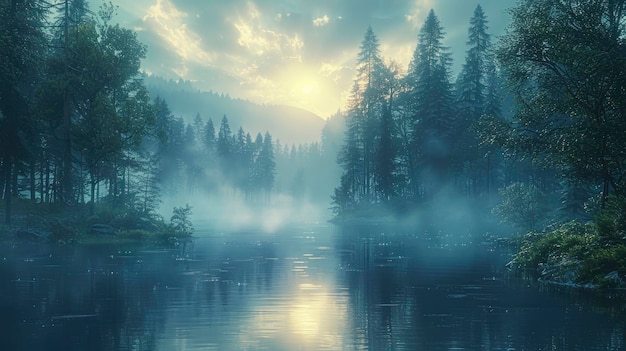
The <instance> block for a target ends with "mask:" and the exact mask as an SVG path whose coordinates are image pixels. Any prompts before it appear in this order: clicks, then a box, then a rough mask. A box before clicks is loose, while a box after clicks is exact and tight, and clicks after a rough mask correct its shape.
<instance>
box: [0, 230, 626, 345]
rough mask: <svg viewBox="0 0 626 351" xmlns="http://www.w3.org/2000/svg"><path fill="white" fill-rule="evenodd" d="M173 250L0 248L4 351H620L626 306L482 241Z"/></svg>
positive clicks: (366, 237)
mask: <svg viewBox="0 0 626 351" xmlns="http://www.w3.org/2000/svg"><path fill="white" fill-rule="evenodd" d="M196 236H197V239H196V240H195V241H194V242H193V243H190V244H188V245H184V246H180V247H177V248H174V249H169V250H163V249H156V250H155V249H147V248H142V247H138V246H129V247H124V248H119V247H111V246H93V247H89V246H61V247H58V246H48V245H34V244H26V243H15V242H13V243H5V244H4V245H3V246H2V247H0V333H1V335H2V341H1V342H2V345H3V346H0V349H2V350H622V349H626V341H625V336H626V335H625V330H626V313H625V312H624V310H625V308H624V305H623V304H622V303H621V302H616V301H612V300H608V301H607V300H602V299H597V298H594V297H592V296H586V295H585V294H582V293H578V294H563V293H558V292H555V291H551V290H550V289H547V288H542V287H540V286H539V287H538V286H529V283H528V282H524V281H521V280H518V279H514V278H509V277H508V273H507V271H506V269H505V268H504V265H505V264H506V262H507V260H508V259H509V256H508V252H507V250H506V248H501V247H497V246H496V245H494V243H492V242H491V241H490V240H488V238H486V237H484V236H482V235H480V234H473V235H470V234H462V233H461V234H460V233H422V232H419V233H418V232H411V231H410V230H408V231H407V230H405V231H395V230H393V229H389V228H383V227H377V226H368V227H361V228H356V227H350V228H340V227H335V226H332V225H327V224H307V225H302V226H292V227H290V228H288V229H284V230H281V231H279V232H276V233H272V234H266V233H261V232H256V231H249V232H236V233H233V232H220V231H215V230H212V229H210V228H208V227H207V229H204V230H198V231H197V232H196Z"/></svg>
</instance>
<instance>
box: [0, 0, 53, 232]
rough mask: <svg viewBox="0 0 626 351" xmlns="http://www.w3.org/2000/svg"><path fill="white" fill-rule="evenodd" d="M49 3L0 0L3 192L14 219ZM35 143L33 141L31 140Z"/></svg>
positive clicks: (0, 188) (8, 213) (0, 184)
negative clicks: (20, 167)
mask: <svg viewBox="0 0 626 351" xmlns="http://www.w3.org/2000/svg"><path fill="white" fill-rule="evenodd" d="M45 8H46V7H45V3H44V2H43V1H39V0H10V1H9V0H7V1H2V2H0V62H2V64H0V164H1V166H2V167H1V168H0V194H2V195H3V197H4V200H5V206H6V211H5V212H6V214H5V221H6V222H7V223H10V222H11V202H12V198H13V197H16V196H17V194H18V190H17V189H16V185H17V178H18V173H17V172H18V167H17V166H18V165H19V164H20V163H21V162H23V161H25V160H26V159H28V158H29V157H30V156H31V155H30V152H29V151H28V150H29V149H31V147H30V145H29V141H28V140H27V138H26V137H25V136H32V135H33V132H32V128H33V126H34V123H33V120H32V115H31V111H32V105H31V101H32V96H33V94H34V91H35V89H36V87H37V84H38V82H37V80H38V75H39V73H40V72H38V71H37V69H38V67H40V66H41V62H42V61H43V57H41V56H40V55H41V54H42V53H45V52H46V50H45V49H44V48H45V44H46V41H45V36H44V33H43V30H42V29H43V23H44V19H45V16H46V11H45ZM31 142H32V140H31Z"/></svg>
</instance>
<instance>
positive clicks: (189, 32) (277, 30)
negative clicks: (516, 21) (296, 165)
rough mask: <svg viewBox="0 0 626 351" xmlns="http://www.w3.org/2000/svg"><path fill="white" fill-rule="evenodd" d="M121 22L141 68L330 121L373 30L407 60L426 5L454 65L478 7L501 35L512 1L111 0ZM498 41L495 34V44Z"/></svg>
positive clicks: (386, 53) (385, 49)
mask: <svg viewBox="0 0 626 351" xmlns="http://www.w3.org/2000/svg"><path fill="white" fill-rule="evenodd" d="M113 3H114V4H115V5H117V6H119V11H118V14H119V16H118V17H117V19H118V20H119V21H120V23H121V25H122V26H124V27H127V28H131V29H134V30H136V31H137V32H138V35H139V39H140V40H141V41H142V42H143V43H145V44H146V45H148V56H147V58H146V60H145V61H144V62H143V70H144V71H145V72H147V73H152V74H156V75H159V76H162V77H164V78H168V79H178V78H179V77H180V78H183V79H185V80H191V81H193V82H195V84H196V87H197V88H199V89H201V90H213V91H216V92H224V93H227V94H229V95H231V96H232V97H237V98H243V99H248V100H251V101H254V102H256V103H262V104H277V105H290V106H296V107H300V108H304V109H307V110H309V111H312V112H314V113H316V114H318V115H320V116H321V117H323V118H327V117H329V116H330V115H332V114H333V113H334V112H336V111H337V110H338V109H343V107H344V105H345V103H346V101H347V97H348V95H349V92H350V88H351V86H352V80H353V78H354V65H355V62H356V56H357V53H358V51H359V45H360V43H361V41H362V39H363V35H364V33H365V31H366V29H367V27H368V25H371V26H372V29H373V30H374V32H375V33H376V35H377V36H378V39H379V42H380V44H381V50H382V55H383V57H384V58H385V59H386V60H387V61H389V60H393V61H396V62H397V63H399V64H400V65H401V66H402V67H404V69H406V67H407V66H408V64H409V62H410V60H411V57H412V55H413V51H414V50H415V46H416V44H417V33H418V31H419V28H420V27H421V26H422V24H423V23H424V20H425V18H426V15H427V14H428V11H429V10H430V9H433V10H434V11H435V14H436V15H437V16H438V18H439V20H440V21H441V24H442V26H443V27H444V29H445V31H446V33H447V34H446V37H445V38H444V43H445V44H446V45H448V46H449V47H450V51H451V52H452V53H453V59H454V65H453V67H454V70H455V73H456V71H458V70H459V67H460V66H461V64H462V62H463V59H464V56H465V51H466V47H465V41H466V40H467V28H468V26H469V19H470V17H471V15H472V12H473V10H474V8H475V7H476V5H478V4H480V5H481V6H482V7H483V9H484V11H485V14H486V15H487V18H488V20H489V27H490V32H491V34H492V35H494V37H495V36H498V35H501V34H503V33H504V29H505V27H506V25H507V23H508V21H509V16H508V13H507V9H508V8H510V7H511V6H512V5H513V4H514V3H515V1H514V0H483V1H480V2H478V1H472V0H411V1H409V0H384V1H383V0H318V1H304V0H301V1H297V0H272V1H264V0H254V1H249V0H229V1H217V0H211V1H196V0H135V1H132V2H131V1H124V0H114V1H113ZM494 41H495V40H494Z"/></svg>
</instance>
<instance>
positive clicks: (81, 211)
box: [0, 200, 193, 245]
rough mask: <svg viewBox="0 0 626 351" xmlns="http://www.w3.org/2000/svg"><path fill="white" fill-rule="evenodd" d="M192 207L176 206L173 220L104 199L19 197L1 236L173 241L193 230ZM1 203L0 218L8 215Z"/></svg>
mask: <svg viewBox="0 0 626 351" xmlns="http://www.w3.org/2000/svg"><path fill="white" fill-rule="evenodd" d="M190 211H191V209H190V208H189V207H188V206H187V207H185V208H174V213H173V215H172V218H171V219H170V221H169V222H166V221H165V220H164V219H163V217H161V216H160V215H158V214H155V213H142V212H139V211H134V210H132V209H127V208H123V207H122V206H115V204H107V203H102V204H98V205H96V206H95V207H94V208H91V207H90V205H89V204H77V205H74V206H65V207H61V206H52V205H48V204H33V203H32V202H30V201H20V200H16V201H15V204H14V209H13V216H12V218H11V224H10V225H9V224H2V225H0V237H2V238H3V239H16V240H23V241H35V242H50V243H55V244H90V245H94V244H125V243H137V242H147V243H153V244H157V245H169V244H172V243H175V242H177V241H179V240H184V239H187V238H189V237H190V236H191V234H192V233H193V225H192V224H191V222H190V221H189V215H190ZM4 214H5V213H4V209H3V208H2V207H0V218H2V219H4Z"/></svg>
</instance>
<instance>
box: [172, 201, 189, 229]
mask: <svg viewBox="0 0 626 351" xmlns="http://www.w3.org/2000/svg"><path fill="white" fill-rule="evenodd" d="M190 216H191V206H189V204H186V205H185V207H174V210H173V213H172V218H171V219H170V227H171V229H172V234H173V236H175V237H188V236H191V234H193V231H194V228H193V223H191V219H190Z"/></svg>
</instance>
